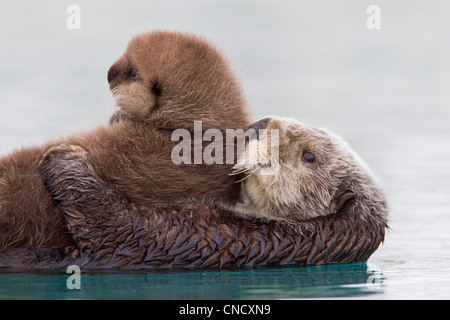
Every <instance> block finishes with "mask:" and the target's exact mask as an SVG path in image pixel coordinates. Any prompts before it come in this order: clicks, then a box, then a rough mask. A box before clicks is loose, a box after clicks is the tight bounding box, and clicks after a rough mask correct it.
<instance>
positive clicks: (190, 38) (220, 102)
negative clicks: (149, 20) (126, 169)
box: [108, 31, 249, 130]
mask: <svg viewBox="0 0 450 320" xmlns="http://www.w3.org/2000/svg"><path fill="white" fill-rule="evenodd" d="M108 82H109V86H110V89H111V92H112V94H113V97H114V98H115V100H116V104H117V106H118V107H119V110H118V111H117V113H116V114H115V115H114V116H113V118H112V119H111V122H115V121H118V120H124V119H126V120H134V121H140V122H145V123H148V124H151V125H153V126H154V127H156V128H160V129H170V130H173V129H178V128H185V129H188V130H189V129H191V128H192V127H193V123H194V121H202V126H203V129H205V130H206V129H208V128H217V129H226V128H241V127H247V126H248V124H249V122H248V120H247V119H248V117H247V114H246V111H245V110H244V105H245V101H244V98H243V95H242V92H241V89H240V86H239V84H238V82H237V81H236V79H235V77H234V74H233V72H232V70H231V68H230V66H229V64H228V62H227V61H226V59H225V58H224V57H223V56H222V55H221V53H220V52H219V51H218V50H217V49H215V48H214V47H213V46H212V45H210V44H209V43H207V42H205V41H204V40H202V39H201V38H199V37H196V36H194V35H189V34H183V33H179V32H169V31H153V32H149V33H143V34H140V35H138V36H136V37H135V38H133V39H132V40H131V41H130V42H129V44H128V47H127V49H126V51H125V53H124V54H123V55H122V57H120V59H119V60H117V61H116V62H115V63H114V64H113V65H112V66H111V68H110V69H109V72H108Z"/></svg>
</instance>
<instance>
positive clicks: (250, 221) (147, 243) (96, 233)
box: [0, 146, 387, 270]
mask: <svg viewBox="0 0 450 320" xmlns="http://www.w3.org/2000/svg"><path fill="white" fill-rule="evenodd" d="M74 148H75V149H74ZM41 173H42V176H43V178H44V181H45V183H46V186H47V188H48V189H49V191H50V193H51V194H52V197H53V199H54V200H55V201H56V202H57V203H58V206H59V208H60V209H61V210H62V212H63V215H64V217H65V219H66V222H67V226H68V228H69V231H70V233H71V235H72V237H73V239H74V240H75V242H76V244H77V247H76V248H75V249H74V250H72V251H71V252H69V254H67V255H66V254H65V252H63V251H62V250H59V251H58V250H49V249H41V250H14V249H13V250H9V251H7V252H5V254H4V255H3V257H2V258H1V259H0V266H3V267H5V266H9V267H16V268H17V267H19V268H52V269H55V268H66V267H67V266H68V265H69V264H77V265H79V266H80V267H82V268H83V270H87V269H147V268H177V267H187V268H197V267H201V268H214V267H238V266H257V265H288V264H294V265H299V266H305V265H320V264H331V263H356V262H365V261H367V259H368V258H369V257H370V256H371V254H372V253H373V252H374V251H375V250H376V249H377V248H378V246H379V245H380V243H381V242H382V241H383V240H384V234H385V228H386V227H387V222H386V217H385V212H372V213H371V214H370V215H365V214H361V212H360V209H361V208H360V204H361V203H360V201H359V200H358V199H356V197H353V198H350V199H349V200H348V201H346V202H345V203H342V204H340V206H339V208H337V212H336V213H334V214H331V215H327V216H321V217H317V218H313V219H308V220H303V221H296V222H295V223H292V222H291V223H286V222H282V221H277V220H267V219H264V218H260V219H258V218H251V217H238V216H236V215H235V214H233V213H232V212H228V211H225V210H221V209H217V208H215V207H213V206H208V205H204V204H192V203H191V204H190V203H186V204H179V205H171V206H164V207H160V208H146V207H142V206H136V205H135V204H132V203H130V202H129V201H127V200H126V199H125V198H123V197H122V196H121V195H120V194H118V193H117V192H115V191H114V190H112V189H111V188H110V187H109V186H108V184H106V183H105V182H104V181H102V180H101V179H100V178H99V177H98V176H97V175H96V173H95V172H94V170H93V168H92V167H91V166H90V161H89V159H88V156H87V153H86V152H84V151H83V150H81V149H80V148H77V147H71V146H62V147H59V148H54V149H53V150H51V151H50V152H49V153H48V154H47V156H46V158H45V159H44V161H43V164H42V166H41Z"/></svg>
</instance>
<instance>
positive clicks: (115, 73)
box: [108, 64, 120, 84]
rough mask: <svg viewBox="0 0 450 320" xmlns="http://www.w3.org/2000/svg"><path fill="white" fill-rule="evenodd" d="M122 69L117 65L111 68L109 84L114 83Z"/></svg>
mask: <svg viewBox="0 0 450 320" xmlns="http://www.w3.org/2000/svg"><path fill="white" fill-rule="evenodd" d="M119 73H120V69H119V67H118V66H117V65H116V64H113V65H112V66H111V68H109V70H108V83H109V84H111V82H113V81H114V79H115V78H116V77H117V76H118V75H119Z"/></svg>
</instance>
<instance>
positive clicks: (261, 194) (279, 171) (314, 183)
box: [234, 117, 364, 219]
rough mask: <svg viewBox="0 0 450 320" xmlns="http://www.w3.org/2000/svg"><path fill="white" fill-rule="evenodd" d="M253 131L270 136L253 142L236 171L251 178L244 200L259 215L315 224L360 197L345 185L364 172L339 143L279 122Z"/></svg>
mask: <svg viewBox="0 0 450 320" xmlns="http://www.w3.org/2000/svg"><path fill="white" fill-rule="evenodd" d="M250 127H251V128H252V127H254V128H255V129H266V130H265V132H261V133H260V134H259V136H258V137H257V138H250V140H249V142H248V144H247V147H246V151H245V153H244V154H241V155H240V157H239V159H238V162H237V164H236V165H235V167H234V170H235V172H239V173H244V174H246V177H245V178H244V180H243V195H244V197H246V199H245V201H247V202H248V205H249V206H251V207H252V210H253V211H254V212H255V213H257V214H261V215H263V216H267V217H276V218H295V219H308V218H314V217H317V216H320V215H325V214H328V213H335V212H336V211H337V210H338V209H339V207H340V206H342V205H343V204H344V203H345V201H347V200H348V199H349V198H351V197H352V196H354V193H353V191H352V190H350V189H349V188H348V186H346V185H345V182H346V181H347V179H349V177H351V175H352V174H354V172H355V171H358V170H364V169H363V166H362V162H361V161H360V160H359V159H358V158H357V157H356V156H355V155H354V153H353V152H352V150H351V149H350V147H349V146H348V145H347V144H346V143H345V142H344V141H343V140H341V139H340V138H339V137H337V136H335V135H333V134H331V133H329V132H327V131H325V130H323V129H318V128H314V127H311V126H308V125H304V124H301V123H298V122H297V121H295V120H292V119H285V118H277V117H268V118H265V119H263V120H262V121H260V122H256V123H255V124H254V125H252V126H250ZM277 136H278V138H277ZM266 146H267V147H266ZM348 181H349V180H348Z"/></svg>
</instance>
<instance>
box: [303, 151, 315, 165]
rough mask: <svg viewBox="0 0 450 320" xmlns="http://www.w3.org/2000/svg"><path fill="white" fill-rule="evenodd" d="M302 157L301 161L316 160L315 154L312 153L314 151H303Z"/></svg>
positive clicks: (310, 161) (309, 161)
mask: <svg viewBox="0 0 450 320" xmlns="http://www.w3.org/2000/svg"><path fill="white" fill-rule="evenodd" d="M302 159H303V161H305V162H306V163H313V162H314V161H316V156H315V155H314V153H312V152H309V151H305V152H303V154H302Z"/></svg>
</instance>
